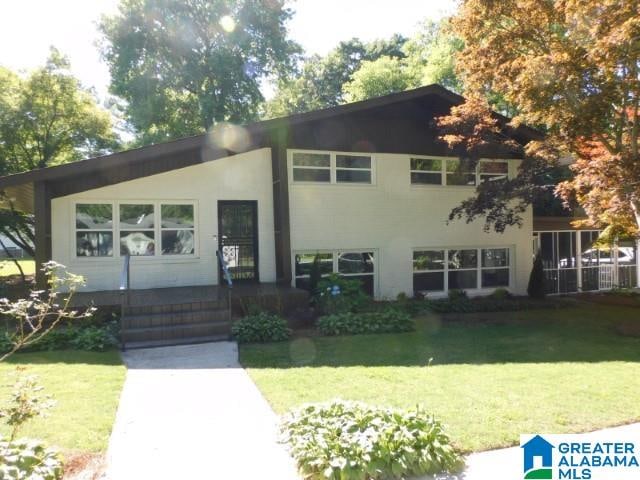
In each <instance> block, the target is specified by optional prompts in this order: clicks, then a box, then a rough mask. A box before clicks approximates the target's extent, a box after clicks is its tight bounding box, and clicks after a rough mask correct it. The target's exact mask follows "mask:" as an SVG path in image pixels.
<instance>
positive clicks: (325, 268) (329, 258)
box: [296, 253, 333, 277]
mask: <svg viewBox="0 0 640 480" xmlns="http://www.w3.org/2000/svg"><path fill="white" fill-rule="evenodd" d="M316 255H317V256H318V262H319V267H320V273H321V274H322V275H326V274H328V273H331V272H333V254H331V253H317V254H316V253H298V254H296V276H297V277H299V276H301V275H309V274H310V273H311V265H312V264H313V261H314V259H315V258H316Z"/></svg>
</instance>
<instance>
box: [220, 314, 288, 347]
mask: <svg viewBox="0 0 640 480" xmlns="http://www.w3.org/2000/svg"><path fill="white" fill-rule="evenodd" d="M231 335H232V336H233V337H234V338H235V339H236V340H237V341H238V343H266V342H282V341H284V340H288V339H289V337H290V336H291V329H290V328H289V327H288V326H287V322H286V320H284V319H283V318H282V317H280V316H278V315H275V314H273V313H268V312H257V313H252V314H250V315H247V316H246V317H244V318H243V319H241V320H239V321H237V322H236V323H234V324H233V326H232V327H231Z"/></svg>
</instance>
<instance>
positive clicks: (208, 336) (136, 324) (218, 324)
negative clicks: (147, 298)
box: [120, 299, 231, 349]
mask: <svg viewBox="0 0 640 480" xmlns="http://www.w3.org/2000/svg"><path fill="white" fill-rule="evenodd" d="M174 302H179V300H174ZM122 310H123V311H122V319H121V332H120V336H121V341H122V348H123V349H129V348H146V347H158V346H167V345H183V344H191V343H202V342H210V341H218V340H227V339H228V338H229V335H230V334H231V319H230V312H229V306H228V300H227V299H224V300H206V301H197V302H184V303H171V304H167V305H124V306H123V309H122Z"/></svg>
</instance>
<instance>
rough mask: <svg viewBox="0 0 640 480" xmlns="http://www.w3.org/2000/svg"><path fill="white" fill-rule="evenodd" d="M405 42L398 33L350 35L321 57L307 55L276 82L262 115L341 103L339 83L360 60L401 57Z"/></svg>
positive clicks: (280, 115)
mask: <svg viewBox="0 0 640 480" xmlns="http://www.w3.org/2000/svg"><path fill="white" fill-rule="evenodd" d="M405 42H406V38H404V37H402V36H400V35H394V36H393V37H391V38H390V39H388V40H376V41H373V42H370V43H363V42H362V41H360V40H358V39H357V38H352V39H351V40H347V41H344V42H340V43H339V44H338V46H337V47H336V48H334V49H333V50H332V51H331V52H329V53H328V54H327V55H326V56H325V57H321V56H319V55H313V56H311V57H309V58H307V59H306V60H305V61H304V63H303V65H302V67H301V68H300V70H299V71H298V72H295V73H294V74H293V75H291V76H289V77H287V78H284V79H282V80H281V81H280V82H279V84H278V90H277V91H276V94H275V96H274V98H273V99H271V100H270V101H269V102H267V104H266V105H265V112H264V116H265V117H266V118H272V117H282V116H285V115H289V114H291V113H301V112H307V111H310V110H316V109H320V108H326V107H333V106H336V105H340V104H341V103H344V96H343V86H344V85H345V84H346V83H347V82H348V81H349V80H350V79H351V76H352V75H353V74H354V72H356V71H357V70H358V69H359V68H360V66H361V65H362V63H363V62H367V61H369V62H371V61H374V60H376V59H378V58H380V57H382V56H386V57H389V58H403V57H404V56H405V54H404V52H403V51H402V46H403V45H404V44H405Z"/></svg>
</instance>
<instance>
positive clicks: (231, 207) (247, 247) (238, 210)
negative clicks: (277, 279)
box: [218, 200, 259, 282]
mask: <svg viewBox="0 0 640 480" xmlns="http://www.w3.org/2000/svg"><path fill="white" fill-rule="evenodd" d="M218 249H219V250H220V251H221V252H222V256H223V258H224V260H225V262H226V263H227V265H228V268H229V273H230V274H231V278H232V279H233V281H234V282H257V281H258V278H259V277H258V202H257V201H255V200H219V201H218ZM220 278H222V274H221V276H220Z"/></svg>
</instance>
